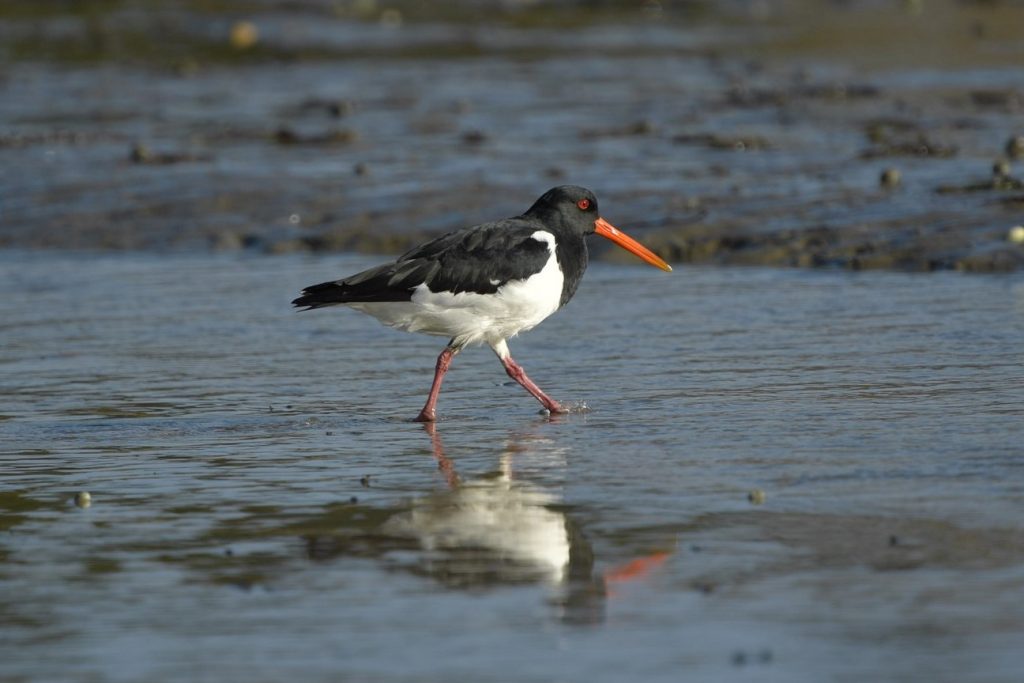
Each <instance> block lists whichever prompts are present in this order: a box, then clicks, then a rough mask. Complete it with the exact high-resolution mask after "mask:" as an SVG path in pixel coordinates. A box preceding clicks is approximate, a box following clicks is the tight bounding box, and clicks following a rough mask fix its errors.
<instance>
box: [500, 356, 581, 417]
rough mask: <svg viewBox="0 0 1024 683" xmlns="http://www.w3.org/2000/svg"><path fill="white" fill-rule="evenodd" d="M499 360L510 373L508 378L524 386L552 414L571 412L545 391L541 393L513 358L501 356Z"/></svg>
mask: <svg viewBox="0 0 1024 683" xmlns="http://www.w3.org/2000/svg"><path fill="white" fill-rule="evenodd" d="M498 358H500V359H501V364H502V365H504V366H505V372H507V373H508V376H509V377H511V378H512V379H514V380H515V381H517V382H519V384H520V385H522V387H523V388H524V389H526V390H527V391H529V392H530V395H531V396H533V397H534V398H535V399H537V400H538V401H540V402H541V405H543V406H544V407H545V408H547V409H548V410H549V411H550V412H552V413H567V412H569V411H568V410H566V409H565V408H563V407H562V405H561V404H560V403H559V402H558V401H556V400H555V399H553V398H551V397H550V396H548V395H547V394H545V393H544V392H543V391H541V390H540V387H538V386H537V385H536V384H534V383H533V380H532V379H530V378H529V377H527V376H526V371H525V370H523V366H521V365H520V364H519V363H517V362H515V361H514V360H512V356H500V355H499V356H498Z"/></svg>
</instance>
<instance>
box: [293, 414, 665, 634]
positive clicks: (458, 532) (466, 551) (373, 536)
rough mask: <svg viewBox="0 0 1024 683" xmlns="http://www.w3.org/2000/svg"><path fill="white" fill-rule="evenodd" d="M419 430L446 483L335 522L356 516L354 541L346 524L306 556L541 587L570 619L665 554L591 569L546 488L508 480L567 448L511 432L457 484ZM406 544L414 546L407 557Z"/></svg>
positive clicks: (588, 615)
mask: <svg viewBox="0 0 1024 683" xmlns="http://www.w3.org/2000/svg"><path fill="white" fill-rule="evenodd" d="M423 428H424V430H425V431H426V432H427V434H428V435H429V436H430V442H431V450H432V452H433V455H434V458H435V459H436V460H437V463H438V468H439V470H440V471H441V472H442V474H443V475H444V477H445V480H446V482H447V488H446V489H445V490H442V491H438V492H434V493H431V494H429V495H425V496H422V497H419V498H417V499H415V500H414V501H412V502H411V503H410V504H409V505H408V506H407V507H404V508H402V509H400V510H395V511H391V512H386V511H381V510H379V509H378V510H373V509H367V510H364V511H363V513H362V514H359V515H346V516H345V517H343V518H342V519H343V520H344V521H342V519H339V520H338V521H339V522H341V523H342V524H345V525H347V524H352V523H354V522H355V521H356V520H358V523H359V526H361V527H362V531H361V533H359V534H358V537H353V536H352V535H351V534H349V533H346V530H344V529H332V530H331V532H328V533H327V534H316V535H310V536H307V537H306V543H307V551H308V553H309V555H310V557H312V558H315V559H327V558H333V557H337V556H345V555H363V556H366V555H371V556H377V557H381V558H383V559H384V560H385V561H387V562H388V563H389V564H391V565H393V566H396V567H401V568H404V569H406V570H408V571H412V572H414V573H417V574H422V575H425V576H429V577H431V578H432V579H434V580H436V581H438V582H440V583H441V584H443V585H444V586H446V587H449V588H479V587H488V586H495V585H501V584H524V583H540V584H544V585H547V586H549V587H550V588H551V590H552V602H553V603H554V604H556V605H558V607H559V612H560V616H561V618H562V619H564V620H565V621H569V622H574V623H594V622H599V621H601V620H603V618H604V605H605V600H606V599H607V598H608V597H609V596H610V595H612V594H613V593H612V588H611V587H612V586H613V585H614V584H615V583H619V582H623V581H630V580H634V579H636V578H638V577H641V576H644V575H645V574H646V573H647V572H649V571H650V570H651V569H652V568H654V567H657V566H658V565H660V564H661V563H663V562H664V561H665V559H667V557H668V555H669V554H668V553H665V552H660V553H655V554H653V555H650V556H647V557H641V558H637V559H634V560H632V561H630V562H628V563H626V564H624V565H622V566H620V567H616V568H612V569H610V570H608V571H607V572H605V573H595V571H594V566H595V564H594V553H593V549H592V547H591V546H590V544H589V543H588V542H587V540H586V538H585V536H584V534H583V533H582V531H581V530H580V528H579V526H578V525H577V524H576V523H575V522H574V521H573V520H572V519H571V518H570V517H569V516H568V515H567V514H566V513H565V512H564V511H562V510H561V509H559V508H558V506H559V505H560V503H561V500H560V499H559V498H558V497H557V496H556V495H555V494H553V493H552V492H551V491H550V490H548V489H544V488H541V487H540V486H537V485H535V484H531V483H529V482H526V481H521V480H518V479H516V476H515V469H514V466H515V461H516V458H517V457H522V456H523V455H525V454H539V451H538V449H537V448H536V445H537V444H543V445H544V447H545V448H544V449H542V452H543V455H544V456H546V457H549V458H550V457H552V456H554V458H555V459H556V461H557V462H560V463H563V464H564V455H565V452H564V451H565V449H564V448H561V449H560V448H555V447H552V446H551V442H550V440H548V439H545V438H543V437H540V436H538V435H537V434H536V433H531V432H525V433H524V432H516V431H513V432H511V433H510V434H509V437H508V439H507V440H506V443H505V445H504V447H503V448H502V450H501V452H500V453H499V455H498V470H497V471H496V472H494V473H491V474H488V475H485V476H481V477H478V478H474V479H472V480H465V479H463V478H462V477H460V476H459V474H458V472H457V470H456V467H455V463H454V461H453V460H452V459H451V458H450V457H448V455H447V454H446V453H445V449H444V445H443V443H442V441H441V436H440V434H439V433H438V431H437V426H436V425H435V424H432V423H428V424H425V425H424V426H423ZM367 527H369V528H367ZM337 532H340V536H339V535H338V533H337ZM411 550H415V551H416V552H415V553H412V554H411V555H412V556H411V557H410V553H409V552H408V551H411ZM403 551H404V552H403Z"/></svg>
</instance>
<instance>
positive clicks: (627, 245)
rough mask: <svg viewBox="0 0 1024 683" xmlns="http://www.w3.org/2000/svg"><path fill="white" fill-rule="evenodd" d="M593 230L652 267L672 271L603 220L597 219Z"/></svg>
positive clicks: (668, 266) (630, 238) (648, 250)
mask: <svg viewBox="0 0 1024 683" xmlns="http://www.w3.org/2000/svg"><path fill="white" fill-rule="evenodd" d="M594 228H595V229H596V231H597V234H598V235H600V236H601V237H607V238H608V239H610V240H611V241H612V242H615V244H617V245H619V246H620V247H622V248H623V249H625V250H626V251H629V252H632V253H634V254H636V255H637V256H639V257H640V258H642V259H643V260H644V261H647V262H648V263H650V264H651V265H652V266H657V267H658V268H661V269H662V270H665V271H669V272H671V271H672V266H670V265H669V264H667V263H665V262H664V261H662V260H661V259H660V258H658V256H657V255H656V254H655V253H654V252H653V251H651V250H650V249H648V248H647V247H645V246H644V245H642V244H640V243H639V242H637V241H636V240H635V239H633V238H632V237H630V236H629V235H627V234H626V233H624V232H622V231H621V230H619V229H618V228H616V227H615V226H614V225H612V224H611V223H609V222H608V221H606V220H605V219H603V218H598V219H597V220H596V221H594Z"/></svg>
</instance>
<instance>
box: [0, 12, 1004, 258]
mask: <svg viewBox="0 0 1024 683" xmlns="http://www.w3.org/2000/svg"><path fill="white" fill-rule="evenodd" d="M1022 26H1024V3H1022V2H1020V0H836V1H833V2H829V1H825V0H688V1H672V0H665V1H664V2H658V1H656V0H629V1H626V0H606V1H596V0H594V1H589V2H587V1H579V2H570V1H548V2H541V1H528V0H505V1H499V0H461V1H456V2H446V3H442V4H440V5H439V4H437V3H427V2H413V1H403V0H390V1H387V2H384V1H381V0H255V1H253V0H247V1H245V2H242V1H241V0H176V1H171V0H5V1H4V2H3V3H2V5H0V245H4V246H9V247H61V248H73V249H78V248H87V249H156V250H167V249H173V250H181V249H185V250H194V249H200V250H205V249H219V250H234V249H252V250H259V251H261V252H274V253H280V252H286V251H303V250H354V251H364V252H375V253H377V252H388V253H390V252H395V251H398V250H401V249H403V248H405V247H407V246H409V244H410V243H413V242H416V241H419V240H421V239H423V238H424V237H425V236H428V235H433V234H437V233H439V232H443V231H447V230H451V229H455V228H458V227H462V226H465V225H469V224H473V223H476V222H480V221H484V220H489V219H493V218H497V217H502V216H506V215H514V214H517V213H519V212H521V211H523V210H524V209H525V208H526V207H528V206H529V204H530V203H531V202H532V201H533V199H534V198H535V197H537V196H538V195H539V194H540V193H541V192H543V191H544V190H546V189H547V188H548V187H550V186H553V185H557V184H563V183H573V184H581V185H585V186H588V187H590V188H592V189H593V190H595V192H596V193H597V195H598V197H599V198H601V200H602V211H603V213H604V214H605V215H606V216H607V217H608V218H609V220H611V221H612V222H614V223H616V224H621V225H622V226H623V227H624V228H625V229H630V230H632V231H633V232H635V233H636V234H638V235H640V236H641V237H642V238H643V239H645V240H646V241H647V242H649V243H650V244H651V245H652V246H653V247H654V248H655V249H656V250H657V251H658V252H659V253H660V254H662V255H663V256H665V257H667V258H669V259H670V260H672V261H675V262H697V263H703V262H707V263H740V264H767V265H781V266H825V267H840V268H854V269H866V268H895V269H901V270H934V269H947V268H956V269H960V270H982V271H991V270H997V271H1005V270H1015V269H1018V268H1020V267H1021V266H1022V265H1024V251H1022V247H1021V245H1020V242H1021V240H1024V231H1014V230H1013V228H1014V227H1016V226H1018V225H1019V224H1020V223H1021V222H1022V218H1021V216H1022V215H1024V186H1022V183H1021V180H1020V178H1021V177H1022V174H1021V171H1020V168H1021V165H1022V164H1024V158H1022V157H1024V137H1021V136H1022V135H1024V124H1022V123H1021V121H1022V116H1024V70H1022V69H1020V64H1022V63H1024V30H1022V29H1021V27H1022Z"/></svg>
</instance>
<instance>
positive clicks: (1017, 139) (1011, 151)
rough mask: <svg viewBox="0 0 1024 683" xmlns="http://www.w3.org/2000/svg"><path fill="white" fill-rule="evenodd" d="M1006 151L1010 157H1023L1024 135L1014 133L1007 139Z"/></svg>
mask: <svg viewBox="0 0 1024 683" xmlns="http://www.w3.org/2000/svg"><path fill="white" fill-rule="evenodd" d="M1006 153H1007V154H1008V155H1009V157H1010V158H1011V159H1024V135H1014V136H1013V137H1011V138H1010V139H1009V140H1007V141H1006Z"/></svg>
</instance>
